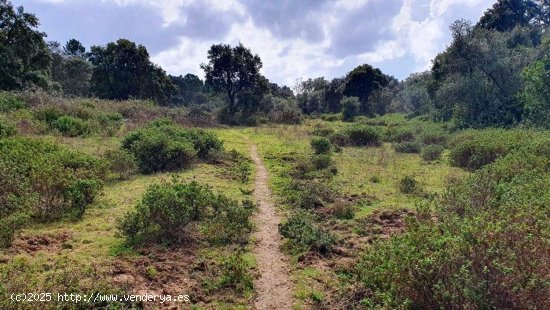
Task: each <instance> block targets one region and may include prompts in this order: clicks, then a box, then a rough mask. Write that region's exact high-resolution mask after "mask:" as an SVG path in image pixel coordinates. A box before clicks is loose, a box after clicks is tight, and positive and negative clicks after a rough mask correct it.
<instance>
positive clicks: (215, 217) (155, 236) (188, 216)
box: [118, 180, 253, 244]
mask: <svg viewBox="0 0 550 310" xmlns="http://www.w3.org/2000/svg"><path fill="white" fill-rule="evenodd" d="M252 211H253V209H252V208H250V207H248V208H245V207H242V206H239V205H238V203H237V202H236V201H233V200H230V199H229V198H227V197H225V196H223V195H217V194H215V193H214V192H213V191H212V190H211V189H210V187H208V186H206V185H201V184H199V183H197V182H195V181H193V182H191V183H181V182H178V181H177V180H173V181H172V182H170V183H161V184H155V185H151V186H150V187H149V188H148V189H147V192H146V193H145V195H144V196H143V198H142V200H141V202H140V203H138V204H137V205H136V207H135V209H134V210H133V211H130V212H129V213H127V214H126V215H125V216H124V217H123V218H122V219H120V220H119V222H118V230H119V231H120V233H121V234H122V235H123V236H125V237H126V240H127V241H128V242H129V243H132V244H136V243H143V242H146V241H148V240H152V241H155V242H157V243H181V242H183V241H185V238H186V236H187V233H186V232H187V229H188V226H189V225H190V224H192V223H197V222H199V221H203V220H206V221H207V224H206V230H205V231H206V232H207V234H208V236H209V237H211V238H213V240H214V239H215V241H219V242H233V241H238V240H242V238H243V236H244V235H245V234H246V233H247V232H249V231H250V229H251V224H250V222H249V219H248V218H249V217H250V215H251V214H252Z"/></svg>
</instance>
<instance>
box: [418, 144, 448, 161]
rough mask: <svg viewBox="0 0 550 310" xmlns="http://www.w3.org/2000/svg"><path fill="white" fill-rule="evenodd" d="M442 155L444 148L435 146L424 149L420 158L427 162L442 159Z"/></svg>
mask: <svg viewBox="0 0 550 310" xmlns="http://www.w3.org/2000/svg"><path fill="white" fill-rule="evenodd" d="M441 153H443V147H442V146H441V145H435V144H433V145H427V146H425V147H423V148H422V152H421V154H420V156H421V157H422V159H424V160H426V161H431V160H436V159H438V158H439V157H441Z"/></svg>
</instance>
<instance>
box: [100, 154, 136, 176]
mask: <svg viewBox="0 0 550 310" xmlns="http://www.w3.org/2000/svg"><path fill="white" fill-rule="evenodd" d="M104 157H105V159H106V161H107V163H108V165H109V170H110V171H111V173H113V174H115V178H116V179H119V180H127V179H128V178H129V177H130V176H131V175H133V174H136V173H137V172H138V164H137V161H136V159H135V157H134V155H132V154H131V153H130V152H128V151H126V150H124V149H118V150H109V151H107V152H106V153H105V155H104Z"/></svg>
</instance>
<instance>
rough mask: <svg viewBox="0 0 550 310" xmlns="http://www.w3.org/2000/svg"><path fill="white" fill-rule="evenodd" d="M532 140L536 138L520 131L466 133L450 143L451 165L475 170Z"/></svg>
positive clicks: (492, 130)
mask: <svg viewBox="0 0 550 310" xmlns="http://www.w3.org/2000/svg"><path fill="white" fill-rule="evenodd" d="M534 140H536V137H534V136H533V134H531V133H530V132H527V131H522V130H503V129H489V130H479V131H468V132H465V133H463V134H461V135H458V136H456V137H455V138H454V139H453V140H452V141H451V143H450V145H451V148H450V159H451V164H452V165H454V166H458V167H463V168H468V169H471V170H476V169H479V168H481V167H483V166H485V165H487V164H490V163H492V162H494V161H495V160H496V159H497V158H499V157H502V156H504V155H506V154H508V153H509V152H510V151H512V150H513V149H517V148H519V147H522V145H523V146H524V147H525V146H527V145H528V144H530V143H533V141H534Z"/></svg>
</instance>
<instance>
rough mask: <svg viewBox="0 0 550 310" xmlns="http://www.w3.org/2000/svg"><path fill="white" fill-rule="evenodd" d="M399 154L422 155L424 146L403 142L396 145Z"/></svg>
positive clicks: (414, 142) (412, 142)
mask: <svg viewBox="0 0 550 310" xmlns="http://www.w3.org/2000/svg"><path fill="white" fill-rule="evenodd" d="M394 148H395V151H396V152H397V153H420V149H421V148H422V146H421V145H420V143H418V142H416V141H407V142H401V143H398V144H396V145H395V147H394Z"/></svg>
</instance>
